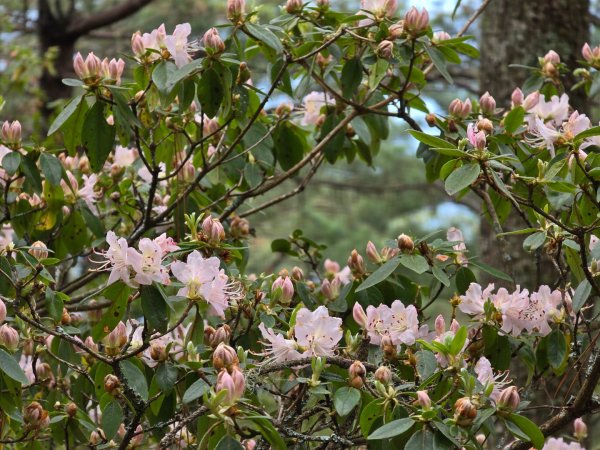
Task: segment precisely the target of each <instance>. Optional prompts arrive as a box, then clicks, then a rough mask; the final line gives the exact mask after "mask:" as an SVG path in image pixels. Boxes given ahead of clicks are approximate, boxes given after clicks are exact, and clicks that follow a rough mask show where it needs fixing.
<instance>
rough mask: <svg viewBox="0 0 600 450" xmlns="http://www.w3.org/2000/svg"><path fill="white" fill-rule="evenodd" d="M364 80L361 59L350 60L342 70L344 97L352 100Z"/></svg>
mask: <svg viewBox="0 0 600 450" xmlns="http://www.w3.org/2000/svg"><path fill="white" fill-rule="evenodd" d="M362 78H363V67H362V62H361V61H360V58H352V59H349V60H348V61H347V62H346V64H344V68H343V69H342V79H341V81H342V95H343V96H344V97H345V98H352V97H353V96H354V94H355V93H356V90H357V89H358V86H360V82H361V81H362Z"/></svg>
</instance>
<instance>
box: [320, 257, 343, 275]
mask: <svg viewBox="0 0 600 450" xmlns="http://www.w3.org/2000/svg"><path fill="white" fill-rule="evenodd" d="M323 267H324V268H325V271H326V272H327V273H330V274H336V273H338V272H339V271H340V270H341V269H340V265H339V264H338V263H337V262H335V261H332V260H331V259H325V262H324V263H323Z"/></svg>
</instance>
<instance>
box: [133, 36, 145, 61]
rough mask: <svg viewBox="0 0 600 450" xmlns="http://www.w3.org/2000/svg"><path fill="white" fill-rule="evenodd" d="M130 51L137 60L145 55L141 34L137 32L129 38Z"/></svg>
mask: <svg viewBox="0 0 600 450" xmlns="http://www.w3.org/2000/svg"><path fill="white" fill-rule="evenodd" d="M131 50H133V54H134V55H135V56H137V57H138V58H141V57H142V56H144V55H145V54H146V47H145V45H144V41H143V39H142V34H141V33H140V32H139V31H136V32H135V33H133V35H132V36H131Z"/></svg>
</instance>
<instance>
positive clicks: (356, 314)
mask: <svg viewBox="0 0 600 450" xmlns="http://www.w3.org/2000/svg"><path fill="white" fill-rule="evenodd" d="M352 317H353V318H354V321H355V322H356V323H357V324H358V325H359V326H360V327H361V328H362V329H363V330H366V329H367V325H368V322H369V320H368V319H367V314H365V310H364V309H363V307H362V306H361V305H360V303H358V302H356V303H355V304H354V307H353V308H352Z"/></svg>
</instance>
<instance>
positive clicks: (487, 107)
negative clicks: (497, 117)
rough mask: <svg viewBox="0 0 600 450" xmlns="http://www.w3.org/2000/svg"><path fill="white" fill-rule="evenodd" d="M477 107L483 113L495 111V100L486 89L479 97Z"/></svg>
mask: <svg viewBox="0 0 600 450" xmlns="http://www.w3.org/2000/svg"><path fill="white" fill-rule="evenodd" d="M479 107H480V108H481V112H482V113H483V114H486V115H492V114H494V112H495V111H496V100H495V99H494V97H492V96H491V95H490V93H489V92H487V91H486V92H485V94H483V95H482V96H481V98H480V99H479Z"/></svg>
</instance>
